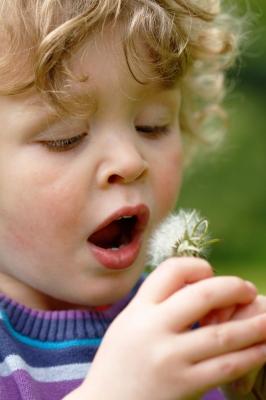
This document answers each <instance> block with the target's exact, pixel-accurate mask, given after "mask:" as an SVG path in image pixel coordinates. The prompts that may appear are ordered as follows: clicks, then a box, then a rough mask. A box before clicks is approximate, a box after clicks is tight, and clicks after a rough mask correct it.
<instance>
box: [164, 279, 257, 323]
mask: <svg viewBox="0 0 266 400" xmlns="http://www.w3.org/2000/svg"><path fill="white" fill-rule="evenodd" d="M255 297H256V288H255V287H254V286H253V285H251V284H250V283H249V282H246V281H244V280H242V279H240V278H237V277H228V276H227V277H212V278H208V279H205V280H201V281H200V282H196V283H194V284H192V285H187V286H186V287H184V288H183V289H182V290H180V291H179V292H177V293H175V294H173V295H172V296H171V297H169V298H168V299H167V300H165V302H164V303H163V305H162V307H161V308H162V311H161V313H162V315H165V318H167V320H168V321H171V324H172V326H173V328H175V327H176V328H177V329H178V331H180V330H183V329H187V328H188V327H190V326H191V324H193V323H194V322H195V321H199V320H200V319H202V318H203V317H204V316H206V315H207V314H208V313H210V312H211V311H212V310H215V309H221V308H226V307H230V306H233V305H235V304H246V303H249V302H251V301H253V300H254V298H255Z"/></svg>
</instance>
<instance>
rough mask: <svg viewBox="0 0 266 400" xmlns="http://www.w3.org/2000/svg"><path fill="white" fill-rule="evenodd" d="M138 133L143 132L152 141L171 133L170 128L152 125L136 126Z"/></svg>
mask: <svg viewBox="0 0 266 400" xmlns="http://www.w3.org/2000/svg"><path fill="white" fill-rule="evenodd" d="M136 131H137V132H142V133H144V134H146V135H147V136H148V137H149V138H151V139H156V138H157V137H159V136H162V135H166V134H167V133H168V132H169V126H168V125H163V126H156V125H155V126H150V125H143V126H136Z"/></svg>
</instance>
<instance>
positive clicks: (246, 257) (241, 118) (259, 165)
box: [178, 0, 266, 293]
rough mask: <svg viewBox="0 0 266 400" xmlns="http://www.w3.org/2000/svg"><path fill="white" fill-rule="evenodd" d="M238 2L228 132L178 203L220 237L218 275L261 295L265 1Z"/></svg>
mask: <svg viewBox="0 0 266 400" xmlns="http://www.w3.org/2000/svg"><path fill="white" fill-rule="evenodd" d="M231 4H232V2H231ZM237 4H238V5H239V6H241V8H242V10H249V11H248V12H249V15H251V18H250V21H251V23H250V24H249V29H250V35H249V37H250V39H249V43H248V46H246V49H245V53H244V55H243V56H242V58H241V63H240V64H241V65H240V66H239V65H238V66H237V68H236V69H235V70H234V71H233V75H234V80H235V88H234V90H233V91H232V92H231V93H230V94H229V96H228V99H227V106H228V110H229V115H230V127H229V132H228V136H227V139H226V141H225V143H224V145H223V147H222V148H221V149H219V152H216V153H215V154H208V155H205V159H204V160H202V161H198V162H197V163H195V164H194V165H193V166H192V167H190V168H189V169H188V170H187V171H186V174H185V178H184V185H183V188H182V192H181V196H180V200H179V202H178V207H184V208H196V209H198V210H200V211H201V213H202V214H203V215H204V216H206V217H207V218H208V219H209V221H210V229H211V231H212V232H213V234H214V236H215V237H219V238H220V239H221V242H220V243H219V244H218V245H216V246H215V247H214V248H213V251H212V254H211V262H212V264H213V265H214V266H215V267H216V268H217V270H218V273H227V274H229V273H230V274H238V275H241V276H244V277H246V278H248V279H251V280H253V281H255V283H256V284H257V285H258V286H259V288H260V290H263V291H265V293H266V271H264V268H265V269H266V132H265V125H266V123H265V122H266V118H265V116H266V93H265V92H266V28H265V27H266V1H265V0H250V1H245V0H243V1H242V0H241V1H240V0H239V1H238V3H237Z"/></svg>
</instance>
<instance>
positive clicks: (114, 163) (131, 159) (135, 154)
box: [98, 140, 148, 187]
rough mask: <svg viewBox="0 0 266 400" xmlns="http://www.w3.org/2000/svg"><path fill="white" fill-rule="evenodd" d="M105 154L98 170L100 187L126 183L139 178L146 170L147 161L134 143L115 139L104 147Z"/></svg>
mask: <svg viewBox="0 0 266 400" xmlns="http://www.w3.org/2000/svg"><path fill="white" fill-rule="evenodd" d="M105 154H106V156H105V159H104V160H103V162H102V164H101V166H100V167H99V170H98V183H99V185H100V186H101V187H105V186H107V185H110V184H114V183H120V184H128V183H132V182H135V181H137V180H140V179H141V178H143V177H144V176H145V175H146V173H147V171H148V162H147V161H146V160H145V158H144V156H143V155H142V154H141V152H140V151H139V149H138V148H137V146H136V145H135V144H134V143H130V142H129V141H125V140H124V141H121V140H119V141H118V140H116V141H115V142H113V143H112V146H110V145H109V148H107V149H106V152H105Z"/></svg>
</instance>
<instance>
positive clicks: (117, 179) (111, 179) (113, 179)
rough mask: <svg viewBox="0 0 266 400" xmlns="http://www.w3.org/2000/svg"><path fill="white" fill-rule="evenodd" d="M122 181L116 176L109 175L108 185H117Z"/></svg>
mask: <svg viewBox="0 0 266 400" xmlns="http://www.w3.org/2000/svg"><path fill="white" fill-rule="evenodd" d="M122 181H123V178H122V177H121V176H119V175H116V174H114V175H111V176H109V178H108V183H119V182H122Z"/></svg>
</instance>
